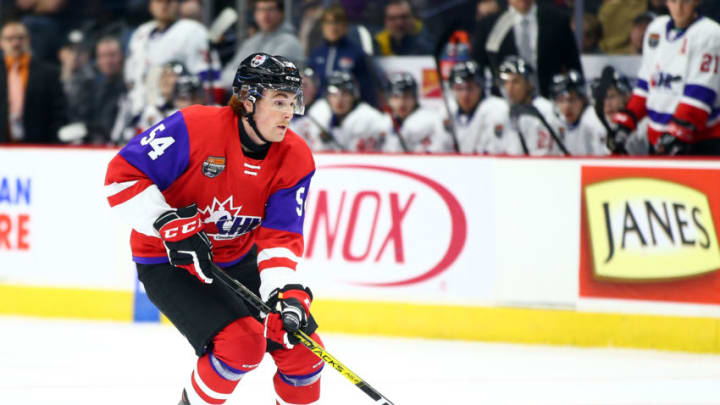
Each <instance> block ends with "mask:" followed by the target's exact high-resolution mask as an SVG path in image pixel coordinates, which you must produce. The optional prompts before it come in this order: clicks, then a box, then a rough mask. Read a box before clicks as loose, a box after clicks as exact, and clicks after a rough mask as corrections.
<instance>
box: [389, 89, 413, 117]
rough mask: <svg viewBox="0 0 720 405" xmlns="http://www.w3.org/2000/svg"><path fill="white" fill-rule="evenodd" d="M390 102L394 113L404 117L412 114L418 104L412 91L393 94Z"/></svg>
mask: <svg viewBox="0 0 720 405" xmlns="http://www.w3.org/2000/svg"><path fill="white" fill-rule="evenodd" d="M388 103H389V104H390V109H391V110H392V112H393V114H394V115H396V116H397V117H399V118H402V119H404V118H406V117H407V116H408V115H410V113H411V112H412V111H413V110H414V109H415V105H416V104H417V103H416V101H415V97H414V96H413V95H412V93H402V94H393V95H391V96H390V100H388Z"/></svg>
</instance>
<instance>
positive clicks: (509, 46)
mask: <svg viewBox="0 0 720 405" xmlns="http://www.w3.org/2000/svg"><path fill="white" fill-rule="evenodd" d="M508 4H509V6H510V7H509V8H508V10H507V11H505V12H503V13H498V14H493V15H490V16H487V17H486V18H484V19H482V20H481V21H479V22H478V25H477V27H476V30H475V34H474V36H473V40H472V53H473V59H475V60H476V61H478V62H479V63H480V64H481V65H486V66H490V67H491V68H492V71H493V75H494V76H496V77H497V71H498V67H499V66H500V64H501V63H502V62H503V60H505V58H507V57H508V56H511V55H515V56H519V57H521V58H522V59H523V60H526V61H528V62H529V63H530V65H531V66H533V67H534V71H535V72H536V73H535V75H534V77H533V78H532V80H533V82H534V83H533V84H534V85H536V88H538V89H539V90H540V94H542V95H543V96H548V95H549V94H550V85H551V82H552V77H553V75H556V74H558V73H564V72H567V71H568V70H571V69H574V70H576V71H578V72H582V66H581V65H580V55H579V53H578V48H577V44H576V43H575V35H574V34H573V32H572V30H571V29H570V21H569V19H568V17H567V16H566V15H564V14H563V13H561V12H559V11H557V10H556V9H554V8H553V7H552V6H546V5H542V4H541V5H537V4H535V0H509V1H508Z"/></svg>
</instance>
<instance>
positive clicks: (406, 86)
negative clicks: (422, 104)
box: [387, 72, 418, 98]
mask: <svg viewBox="0 0 720 405" xmlns="http://www.w3.org/2000/svg"><path fill="white" fill-rule="evenodd" d="M387 92H388V94H389V95H390V96H400V95H403V94H406V93H410V94H412V96H413V98H417V96H418V86H417V82H416V81H415V78H414V77H413V75H411V74H410V73H407V72H398V73H393V74H391V75H390V77H388V89H387Z"/></svg>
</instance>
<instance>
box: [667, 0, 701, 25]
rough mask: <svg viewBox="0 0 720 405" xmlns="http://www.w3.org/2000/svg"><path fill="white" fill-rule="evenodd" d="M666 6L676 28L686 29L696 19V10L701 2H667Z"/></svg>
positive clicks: (693, 0) (687, 0)
mask: <svg viewBox="0 0 720 405" xmlns="http://www.w3.org/2000/svg"><path fill="white" fill-rule="evenodd" d="M666 4H667V8H668V10H669V11H670V15H671V16H672V19H673V21H674V22H675V26H676V27H678V28H685V27H687V26H688V25H689V24H690V23H691V22H692V20H693V19H694V18H695V9H696V8H697V6H698V5H699V4H700V0H667V3H666Z"/></svg>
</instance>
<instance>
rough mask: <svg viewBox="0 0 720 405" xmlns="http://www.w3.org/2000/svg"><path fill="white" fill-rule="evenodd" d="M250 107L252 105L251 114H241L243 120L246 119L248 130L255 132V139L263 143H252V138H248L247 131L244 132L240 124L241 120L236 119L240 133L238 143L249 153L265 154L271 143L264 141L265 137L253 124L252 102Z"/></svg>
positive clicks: (253, 111)
mask: <svg viewBox="0 0 720 405" xmlns="http://www.w3.org/2000/svg"><path fill="white" fill-rule="evenodd" d="M252 105H253V110H252V112H250V113H245V114H243V116H244V117H245V118H247V120H248V124H250V128H252V129H253V131H255V135H257V137H258V138H260V140H262V141H263V142H265V143H264V144H258V143H256V142H255V141H253V140H252V138H250V136H249V135H248V134H247V131H245V126H244V125H243V123H242V118H240V119H238V128H239V130H240V131H239V132H240V142H241V143H242V144H243V146H245V147H246V148H248V149H249V150H250V151H251V152H265V151H267V150H268V149H270V146H271V145H272V143H271V142H270V141H268V140H267V139H265V137H264V136H263V135H262V133H260V130H259V129H258V127H257V124H256V123H255V119H254V118H253V115H255V103H254V102H253V103H252Z"/></svg>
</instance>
